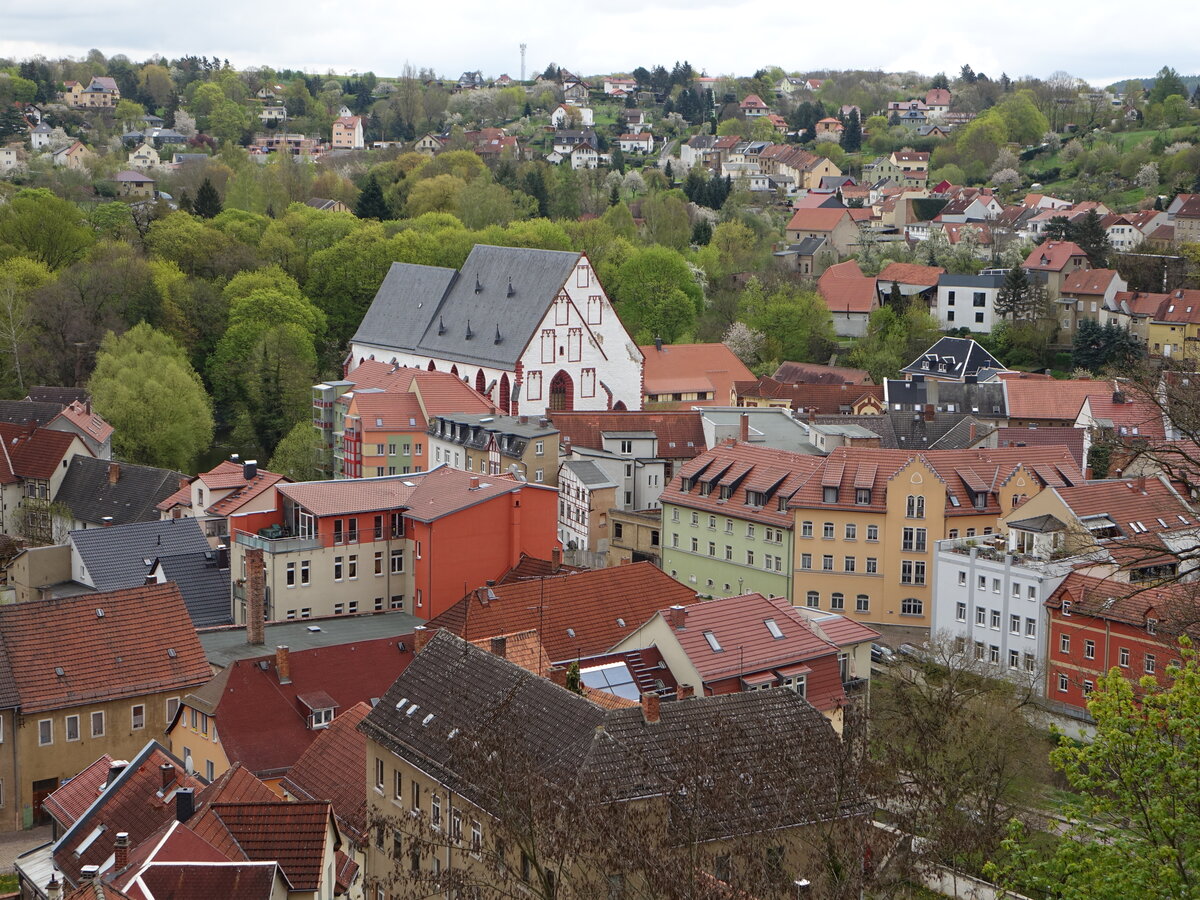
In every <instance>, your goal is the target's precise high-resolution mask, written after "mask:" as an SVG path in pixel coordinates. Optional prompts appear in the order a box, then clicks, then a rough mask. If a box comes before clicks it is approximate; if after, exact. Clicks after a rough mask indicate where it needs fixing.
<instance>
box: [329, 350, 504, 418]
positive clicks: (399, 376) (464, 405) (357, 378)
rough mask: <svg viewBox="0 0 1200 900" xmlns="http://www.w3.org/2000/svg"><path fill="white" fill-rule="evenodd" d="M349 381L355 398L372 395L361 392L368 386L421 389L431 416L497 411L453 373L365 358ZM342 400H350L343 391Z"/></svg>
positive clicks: (404, 390)
mask: <svg viewBox="0 0 1200 900" xmlns="http://www.w3.org/2000/svg"><path fill="white" fill-rule="evenodd" d="M463 374H466V373H465V372H464V373H463ZM346 380H347V381H351V382H353V383H354V388H353V390H352V393H353V394H354V396H355V397H361V396H370V395H369V394H367V395H363V394H362V391H363V390H365V389H367V388H378V389H379V390H381V391H384V392H386V393H389V394H409V393H417V392H419V393H420V395H421V399H422V400H423V401H424V403H425V410H426V412H428V414H429V415H431V416H437V415H443V414H446V413H462V412H492V411H494V410H495V406H493V405H492V403H491V401H489V400H488V399H487V398H486V397H484V396H483V395H481V394H479V393H478V392H477V391H476V390H475V389H474V388H472V387H470V386H469V385H467V384H465V383H464V382H463V380H462V378H460V377H459V376H457V375H453V374H451V373H450V372H440V371H433V372H430V371H429V370H427V369H415V368H404V367H403V366H399V367H397V366H393V365H391V364H390V363H386V362H380V361H378V360H374V359H366V360H363V361H362V362H361V363H359V364H358V366H356V367H355V369H354V371H353V372H351V373H350V374H349V375H348V376H347V378H346ZM339 402H341V403H346V404H348V403H349V402H350V399H349V398H347V396H346V395H345V394H343V395H342V397H341V398H339Z"/></svg>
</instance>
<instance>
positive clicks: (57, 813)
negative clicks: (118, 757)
mask: <svg viewBox="0 0 1200 900" xmlns="http://www.w3.org/2000/svg"><path fill="white" fill-rule="evenodd" d="M112 762H113V758H112V757H111V756H109V755H108V754H107V753H105V754H104V755H103V756H101V757H100V758H99V759H97V760H96V761H95V762H94V763H92V764H91V765H90V766H88V767H87V768H86V769H84V770H83V771H82V772H80V773H79V774H78V775H76V776H75V777H74V778H72V779H71V780H70V781H68V782H67V783H66V784H64V785H63V786H62V787H60V788H57V789H56V790H55V791H54V793H52V794H51V795H50V796H49V797H47V798H46V799H45V800H44V801H42V808H43V809H44V810H45V811H46V812H48V813H49V814H50V815H51V816H53V817H54V821H55V822H57V823H58V824H59V826H60V827H61V828H62V830H63V831H66V830H67V829H68V828H70V827H71V826H72V825H74V824H75V823H76V822H77V821H79V817H80V816H82V815H83V814H84V813H85V812H87V808H88V807H89V806H91V805H92V803H94V802H95V800H96V797H97V796H99V794H100V789H101V788H103V787H104V785H105V784H107V783H108V773H109V770H110V769H111V768H112Z"/></svg>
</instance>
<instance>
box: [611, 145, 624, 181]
mask: <svg viewBox="0 0 1200 900" xmlns="http://www.w3.org/2000/svg"><path fill="white" fill-rule="evenodd" d="M609 168H611V169H612V170H613V171H614V172H620V173H621V174H622V175H624V174H625V153H624V151H622V150H621V148H620V147H613V149H612V153H611V154H610V162H609Z"/></svg>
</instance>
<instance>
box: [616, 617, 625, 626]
mask: <svg viewBox="0 0 1200 900" xmlns="http://www.w3.org/2000/svg"><path fill="white" fill-rule="evenodd" d="M617 627H618V628H624V627H625V620H624V619H622V618H619V617H618V618H617Z"/></svg>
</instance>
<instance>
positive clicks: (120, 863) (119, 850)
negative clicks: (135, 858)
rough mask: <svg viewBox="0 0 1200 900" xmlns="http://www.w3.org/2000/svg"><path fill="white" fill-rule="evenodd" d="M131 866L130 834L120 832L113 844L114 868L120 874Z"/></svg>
mask: <svg viewBox="0 0 1200 900" xmlns="http://www.w3.org/2000/svg"><path fill="white" fill-rule="evenodd" d="M128 865H129V832H128V831H118V832H117V839H116V840H115V841H114V842H113V868H114V869H115V870H116V871H118V872H120V871H121V870H122V869H124V868H125V867H126V866H128Z"/></svg>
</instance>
